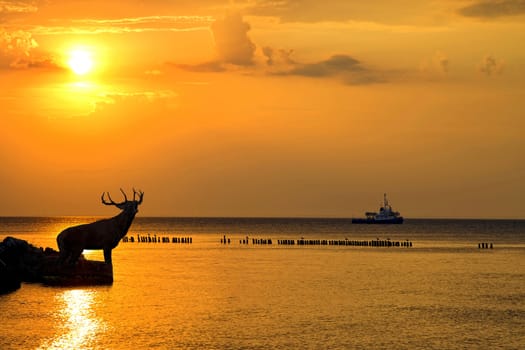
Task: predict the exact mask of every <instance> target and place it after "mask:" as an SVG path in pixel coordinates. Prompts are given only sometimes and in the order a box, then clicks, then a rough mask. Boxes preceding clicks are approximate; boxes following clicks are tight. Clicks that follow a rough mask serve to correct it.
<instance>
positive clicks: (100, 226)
mask: <svg viewBox="0 0 525 350" xmlns="http://www.w3.org/2000/svg"><path fill="white" fill-rule="evenodd" d="M121 191H122V190H121ZM133 192H134V193H133V200H132V201H128V200H127V198H126V194H125V193H124V191H122V193H123V194H124V198H125V201H124V202H122V203H115V202H113V200H111V197H109V193H108V198H109V199H110V202H106V201H105V199H104V194H102V203H103V204H106V205H115V206H116V207H117V208H119V209H121V210H122V212H121V213H120V214H118V215H116V216H114V217H112V218H109V219H102V220H99V221H95V222H92V223H90V224H83V225H78V226H73V227H68V228H66V229H65V230H64V231H62V232H60V234H59V235H58V236H57V244H58V249H59V250H60V258H59V261H60V262H61V263H68V264H74V263H75V262H76V261H77V260H78V258H79V257H80V254H82V251H83V250H84V249H101V250H103V251H104V261H105V262H106V264H111V251H112V250H113V249H114V248H115V247H116V246H117V245H118V244H119V242H120V240H121V239H122V237H124V236H125V235H126V233H128V230H129V227H130V226H131V223H132V222H133V219H134V218H135V215H136V214H137V212H138V205H139V204H141V203H142V198H143V196H144V193H142V192H139V193H138V194H139V200H135V195H136V194H137V192H135V190H133Z"/></svg>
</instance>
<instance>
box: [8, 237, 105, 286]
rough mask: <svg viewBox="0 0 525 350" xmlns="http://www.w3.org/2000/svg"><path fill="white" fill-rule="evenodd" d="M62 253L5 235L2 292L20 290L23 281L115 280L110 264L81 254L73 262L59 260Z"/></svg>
mask: <svg viewBox="0 0 525 350" xmlns="http://www.w3.org/2000/svg"><path fill="white" fill-rule="evenodd" d="M58 256H59V253H58V252H57V251H55V250H53V249H51V248H46V249H43V248H37V247H35V246H33V245H31V244H29V243H28V242H27V241H24V240H21V239H18V238H14V237H6V238H5V239H4V240H3V241H2V242H1V243H0V294H5V293H9V292H12V291H14V290H17V289H18V288H20V286H21V282H32V283H43V284H47V285H61V286H79V285H109V284H112V283H113V268H112V265H111V264H106V263H104V262H102V261H92V260H87V259H84V257H81V258H80V259H79V260H78V261H77V263H76V264H74V265H62V264H59V263H58Z"/></svg>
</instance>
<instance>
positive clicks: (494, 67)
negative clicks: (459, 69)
mask: <svg viewBox="0 0 525 350" xmlns="http://www.w3.org/2000/svg"><path fill="white" fill-rule="evenodd" d="M504 66H505V62H504V61H503V60H498V59H496V58H495V57H494V56H492V55H487V56H485V57H484V58H483V60H482V61H481V62H480V63H479V65H478V69H479V71H480V72H481V73H484V74H486V75H487V76H491V75H492V74H501V73H502V72H503V67H504Z"/></svg>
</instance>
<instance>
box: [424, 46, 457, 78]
mask: <svg viewBox="0 0 525 350" xmlns="http://www.w3.org/2000/svg"><path fill="white" fill-rule="evenodd" d="M419 68H420V70H421V71H422V72H425V73H441V74H446V73H448V71H449V69H450V59H449V58H448V57H447V55H445V54H444V53H443V52H441V51H436V52H435V53H434V55H433V56H432V57H431V58H429V59H425V60H423V62H421V64H420V66H419Z"/></svg>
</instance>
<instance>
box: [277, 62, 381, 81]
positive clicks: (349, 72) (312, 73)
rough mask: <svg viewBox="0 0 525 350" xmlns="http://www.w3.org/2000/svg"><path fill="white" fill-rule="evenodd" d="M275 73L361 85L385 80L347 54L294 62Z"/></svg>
mask: <svg viewBox="0 0 525 350" xmlns="http://www.w3.org/2000/svg"><path fill="white" fill-rule="evenodd" d="M273 74H275V75H293V76H302V77H308V78H330V77H334V78H338V79H340V80H341V81H343V83H345V84H348V85H363V84H373V83H382V82H385V79H384V77H382V75H381V74H379V73H378V72H375V71H373V70H371V69H369V68H366V67H365V66H363V64H362V63H361V62H360V61H358V60H357V59H355V58H353V57H351V56H348V55H333V56H331V57H330V58H328V59H326V60H322V61H318V62H314V63H306V64H304V63H297V62H296V63H294V65H293V67H292V68H290V69H288V70H282V71H278V72H276V73H273Z"/></svg>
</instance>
